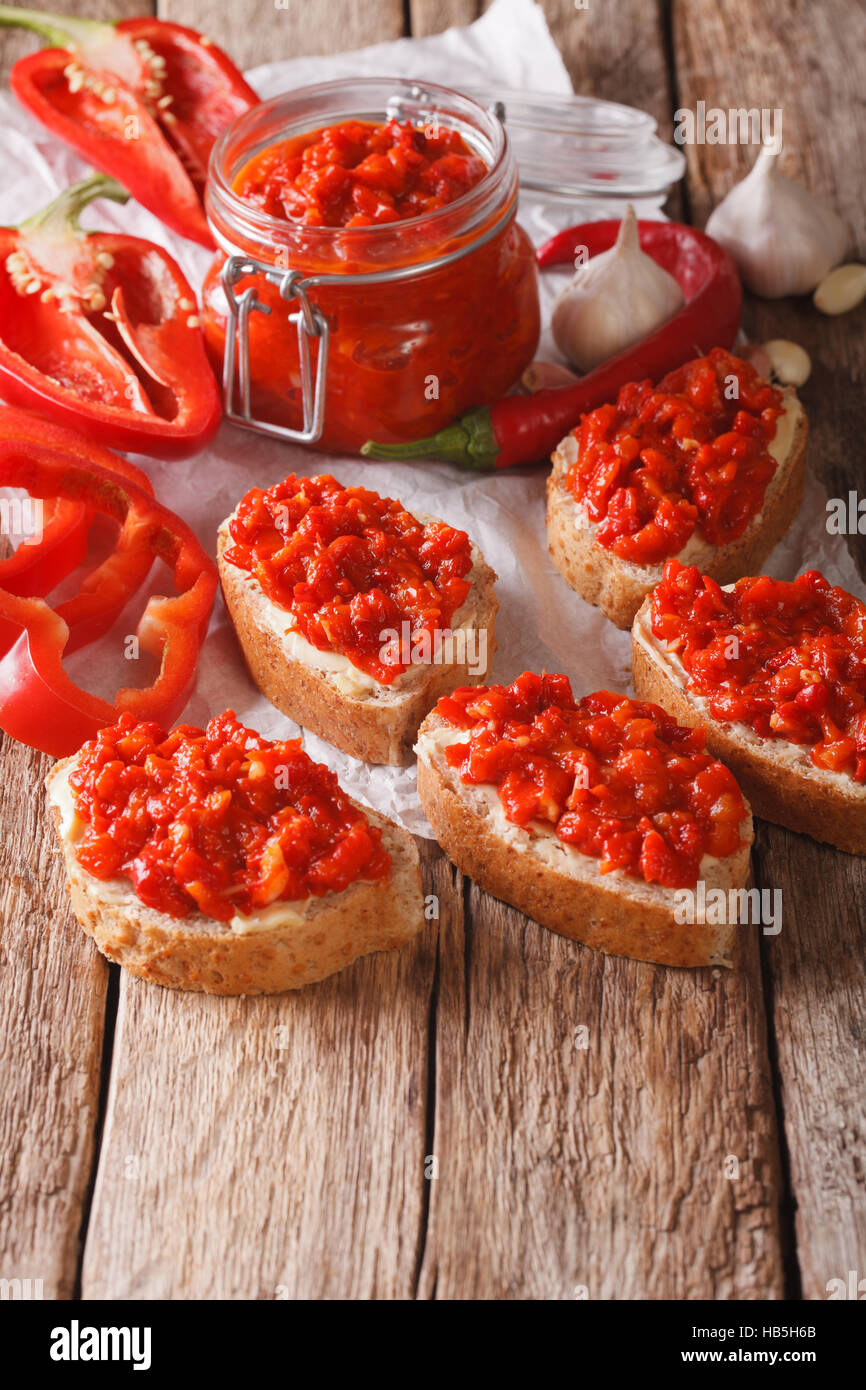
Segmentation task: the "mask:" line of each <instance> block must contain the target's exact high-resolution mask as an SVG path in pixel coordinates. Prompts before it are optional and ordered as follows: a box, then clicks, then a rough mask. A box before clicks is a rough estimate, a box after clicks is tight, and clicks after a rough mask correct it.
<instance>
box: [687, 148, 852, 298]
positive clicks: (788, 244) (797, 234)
mask: <svg viewBox="0 0 866 1390" xmlns="http://www.w3.org/2000/svg"><path fill="white" fill-rule="evenodd" d="M778 154H779V150H778V147H773V146H769V145H765V146H764V147H763V149H762V150H761V152H760V153H759V155H758V158H757V159H756V160H755V163H754V165H753V166H752V168H751V170H750V171H749V173H748V174H747V175H746V177H745V178H744V179H743V180H742V182H741V183H738V184H736V185H735V186H734V187H733V188H732V189H731V191H730V193H728V195H727V196H726V197H725V198H723V199H722V201H721V202H720V203H719V206H718V207H717V208H716V209H715V211H714V212H713V214H712V215H711V217H710V220H709V222H708V223H707V228H706V230H707V234H708V236H711V237H714V238H715V240H716V241H718V242H719V243H720V244H721V245H722V246H724V247H725V248H726V249H727V250H728V251H729V252H730V253H731V255H732V256H733V258H734V260H735V262H736V265H737V269H738V270H739V272H740V275H741V276H742V279H743V283H744V285H746V287H747V288H748V289H750V290H751V291H752V292H753V293H754V294H757V295H760V296H761V297H762V298H763V299H781V297H782V296H783V295H786V294H808V293H809V291H810V290H813V289H814V288H815V286H816V285H817V284H819V283H820V281H821V280H823V278H824V276H825V275H826V274H827V272H828V270H832V268H833V266H834V265H838V264H839V262H840V261H841V260H842V258H843V256H844V255H845V252H846V250H847V248H848V233H847V230H846V228H845V224H844V222H843V221H842V219H841V218H840V217H838V216H837V214H836V213H835V212H834V211H833V209H832V208H830V207H828V206H827V204H826V203H822V202H821V200H820V199H819V198H816V197H815V196H814V194H812V193H810V192H809V190H808V189H807V188H804V187H803V185H802V184H799V183H794V181H793V180H792V179H787V178H785V176H784V174H780V173H779V170H778V168H777V165H776V160H777V158H778Z"/></svg>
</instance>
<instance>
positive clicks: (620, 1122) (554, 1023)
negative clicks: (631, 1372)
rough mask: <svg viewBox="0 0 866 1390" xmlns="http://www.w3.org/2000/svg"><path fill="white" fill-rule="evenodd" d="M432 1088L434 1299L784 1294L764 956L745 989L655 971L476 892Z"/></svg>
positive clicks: (443, 968)
mask: <svg viewBox="0 0 866 1390" xmlns="http://www.w3.org/2000/svg"><path fill="white" fill-rule="evenodd" d="M436 1078H437V1090H436V1116H435V1133H434V1138H433V1144H432V1152H433V1153H434V1154H435V1155H436V1158H437V1160H438V1179H437V1181H436V1182H434V1183H433V1184H432V1196H431V1210H430V1218H429V1225H428V1232H427V1242H426V1248H425V1254H424V1262H423V1266H422V1278H421V1284H420V1289H419V1292H420V1293H421V1294H422V1295H424V1296H427V1297H430V1296H435V1297H437V1298H447V1299H501V1298H518V1299H571V1298H581V1297H589V1298H593V1299H597V1298H603V1299H646V1298H674V1299H680V1298H690V1299H691V1298H778V1297H780V1296H781V1292H782V1268H781V1259H780V1252H779V1237H778V1228H777V1220H776V1205H777V1201H778V1195H779V1180H778V1173H777V1164H776V1152H777V1150H776V1137H775V1126H774V1118H773V1108H772V1101H771V1095H770V1089H771V1083H770V1076H769V1068H768V1063H767V1054H766V1042H765V1037H764V1027H763V1013H762V1008H761V998H760V975H759V970H758V962H757V947H756V944H755V942H754V939H751V940H749V941H748V943H747V945H746V949H745V959H744V961H743V964H742V966H741V969H740V970H739V972H738V973H736V974H731V973H729V972H723V971H722V972H713V971H710V970H702V971H697V972H692V971H673V970H655V969H653V968H652V967H650V966H645V965H639V964H637V963H635V962H631V961H621V960H615V959H613V958H607V959H606V958H604V957H602V956H600V955H597V954H595V953H594V952H592V951H589V950H587V949H586V948H583V947H579V946H576V945H574V944H573V943H568V942H566V941H564V940H563V939H562V938H560V937H557V936H554V935H553V934H552V933H550V932H547V931H545V930H544V929H543V928H541V927H538V926H536V925H535V924H534V923H531V922H528V921H527V920H526V919H525V918H523V917H521V916H520V914H518V913H516V912H514V911H513V910H512V909H511V908H507V907H505V906H504V905H502V904H499V903H496V902H494V901H493V900H492V899H490V898H486V897H483V895H482V894H481V893H480V892H479V891H478V890H477V889H476V888H475V887H474V886H472V887H471V888H469V889H468V913H466V914H461V913H457V914H454V915H453V916H451V917H448V918H443V921H442V924H441V947H440V990H439V1012H438V1024H437V1056H436ZM732 1160H736V1164H734V1163H733V1162H732ZM734 1171H736V1172H737V1176H736V1177H733V1178H732V1177H729V1176H727V1173H728V1172H734Z"/></svg>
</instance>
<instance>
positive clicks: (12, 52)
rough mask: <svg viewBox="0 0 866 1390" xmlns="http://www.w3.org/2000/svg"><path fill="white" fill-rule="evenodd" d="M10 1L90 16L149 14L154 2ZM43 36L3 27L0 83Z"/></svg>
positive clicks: (20, 6)
mask: <svg viewBox="0 0 866 1390" xmlns="http://www.w3.org/2000/svg"><path fill="white" fill-rule="evenodd" d="M9 4H10V5H13V6H18V7H19V8H27V9H32V10H40V9H43V8H45V9H46V10H50V11H51V12H52V13H54V14H79V15H80V14H82V13H84V14H86V16H87V18H88V19H128V18H130V17H131V16H132V15H137V14H147V13H149V12H150V11H151V10H152V8H153V6H152V4H150V3H149V0H87V4H86V5H83V4H80V3H77V0H56V3H55V0H51V3H50V4H47V3H46V5H45V6H44V7H43V6H42V5H41V4H34V5H26V6H24V5H21V3H20V0H9ZM39 43H40V40H38V39H37V38H35V37H34V35H33V34H28V33H27V31H26V30H25V29H0V83H3V84H4V86H5V85H6V84H8V81H9V70H10V68H11V67H12V64H13V63H17V61H18V59H19V58H23V57H24V54H25V53H32V52H33V50H34V49H35V48H37V47H38V46H39Z"/></svg>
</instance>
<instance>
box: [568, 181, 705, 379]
mask: <svg viewBox="0 0 866 1390" xmlns="http://www.w3.org/2000/svg"><path fill="white" fill-rule="evenodd" d="M684 303H685V299H684V296H683V292H682V290H681V289H680V287H679V285H678V284H677V282H676V280H675V279H674V277H673V276H672V275H669V274H668V272H667V271H666V270H662V268H661V266H660V265H656V263H655V261H654V260H653V259H652V257H651V256H647V255H646V254H645V253H644V252H643V251H641V249H640V241H639V239H638V228H637V218H636V217H635V212H634V208H633V207H632V206H631V204H630V203H629V205H628V208H627V209H626V214H625V217H624V218H623V219H622V223H621V225H620V229H619V236H618V237H617V239H616V245H615V246H612V247H611V248H610V250H609V251H602V253H601V254H600V255H598V256H593V258H592V260H590V261H587V262H586V264H585V265H582V266H579V267H578V269H577V273H576V274H575V277H574V279H573V280H572V282H571V284H570V285H567V286H566V288H565V289H564V290H563V291H562V293H561V294H560V295H559V298H558V299H557V301H556V303H555V304H554V306H553V320H552V328H553V337H554V340H555V342H556V346H557V347H558V348H559V350H560V352H563V353H564V354H565V356H566V357H567V358H568V360H569V361H570V362H572V363H573V364H574V366H575V367H578V368H579V369H580V371H582V372H588V371H591V370H592V368H593V367H597V366H598V364H599V362H606V361H607V359H608V358H609V357H614V356H616V354H617V353H618V352H622V351H623V350H624V349H625V348H627V347H631V346H632V344H633V343H639V342H640V340H641V338H645V337H646V336H647V334H649V333H653V332H654V331H655V329H657V328H659V327H660V326H661V324H663V323H665V322H666V321H667V320H668V319H669V318H671V317H672V315H674V314H675V313H677V311H678V310H679V309H681V308H682V306H683V304H684Z"/></svg>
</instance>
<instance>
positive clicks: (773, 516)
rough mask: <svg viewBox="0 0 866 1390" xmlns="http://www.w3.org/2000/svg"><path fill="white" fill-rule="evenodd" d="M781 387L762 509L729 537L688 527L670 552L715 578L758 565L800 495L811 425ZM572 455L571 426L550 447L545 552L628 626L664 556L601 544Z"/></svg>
mask: <svg viewBox="0 0 866 1390" xmlns="http://www.w3.org/2000/svg"><path fill="white" fill-rule="evenodd" d="M783 394H784V396H785V412H784V414H783V415H782V416H780V418H779V422H777V429H776V438H775V439H774V440H773V441H772V443H771V445H770V452H771V453H772V454H773V456H774V457H775V458H776V462H777V465H778V466H777V468H776V472H775V473H774V474H773V477H772V478H771V480H770V483H769V486H768V487H767V491H766V493H765V494H764V504H763V506H762V508H761V510H760V511H759V512H758V514H757V515H756V516H754V517H753V518H752V520H751V521H750V522H749V524H748V526H747V527H746V529H745V531H744V532H743V534H742V535H741V536H740V537H738V539H737V540H735V541H730V542H729V544H728V545H722V546H716V545H710V543H709V541H705V540H703V539H702V538H701V537H700V536H698V535H697V534H694V535H693V536H692V537H691V538H690V539H689V542H688V544H687V545H686V546H685V547H684V548H683V550H681V551H680V554H679V555H678V556H677V557H676V558H677V559H678V560H680V561H681V562H682V563H683V564H686V565H697V567H698V569H700V570H702V571H703V573H704V574H709V575H711V576H712V578H713V579H716V580H718V582H719V583H720V584H728V583H731V582H732V581H733V580H735V579H739V578H740V577H741V576H742V575H744V574H759V573H760V571H761V569H762V567H763V564H764V561H765V560H766V558H767V556H768V555H769V553H770V551H771V550H772V549H773V547H774V546H775V545H777V544H778V542H779V541H780V540H781V539H782V537H783V536H784V535H785V533H786V531H787V530H788V528H789V527H790V525H791V523H792V521H793V520H794V517H795V516H796V515H797V512H798V511H799V509H800V503H801V502H802V500H803V480H804V477H805V469H806V441H807V438H808V433H809V427H808V423H807V420H806V412H805V411H804V410H803V407H802V405H801V404H800V402H799V400H798V399H797V395H796V392H794V391H793V390H791V389H790V388H788V389H786V390H785V392H784V393H783ZM782 422H784V423H782ZM576 460H577V440H576V439H575V438H574V436H573V435H570V434H569V435H567V436H566V437H565V439H563V441H562V443H561V444H560V445H559V447H558V448H557V449H556V450H555V452H554V454H553V469H552V471H551V473H550V475H549V477H548V479H547V538H548V546H549V549H550V554H551V557H552V559H553V563H554V564H555V566H556V568H557V569H558V570H559V572H560V574H561V575H562V577H563V579H565V580H566V582H567V583H568V584H570V585H571V587H572V589H575V590H576V591H577V593H579V594H580V596H581V598H585V599H586V601H587V603H592V604H594V605H595V607H596V608H600V609H601V611H602V612H603V613H604V614H605V615H606V616H607V617H608V618H610V620H611V622H613V623H616V626H617V627H621V628H627V627H631V624H632V622H633V621H634V616H635V613H636V612H637V610H638V609H639V608H640V606H641V604H642V603H643V601H644V599H645V598H646V596H647V594H648V593H649V592H650V590H651V589H654V588H655V586H656V584H658V582H659V580H660V579H661V577H662V572H663V570H664V567H665V562H664V561H660V562H659V563H658V564H656V565H637V564H635V563H634V562H633V561H630V560H621V559H620V557H619V556H618V555H614V553H613V551H611V550H607V549H605V547H604V546H603V545H599V543H598V541H597V540H596V532H597V530H598V526H597V525H596V524H595V523H594V522H592V521H591V520H590V519H589V517H588V516H587V514H586V510H585V508H584V507H583V505H582V503H580V502H578V501H577V499H576V498H575V496H574V493H573V492H572V491H571V490H570V489H569V487H568V486H567V484H566V474H567V473H568V471H569V469H570V468H571V467H572V465H573V464H574V463H575V462H576Z"/></svg>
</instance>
